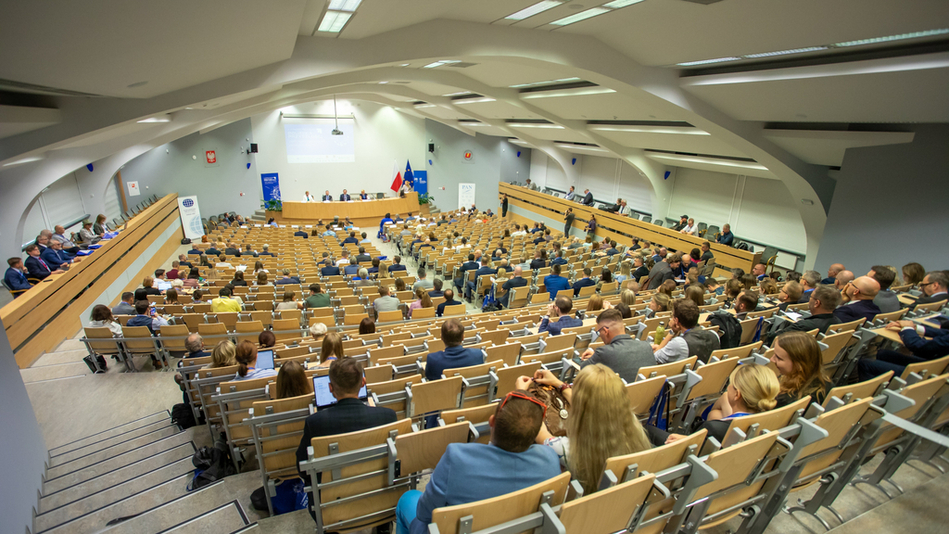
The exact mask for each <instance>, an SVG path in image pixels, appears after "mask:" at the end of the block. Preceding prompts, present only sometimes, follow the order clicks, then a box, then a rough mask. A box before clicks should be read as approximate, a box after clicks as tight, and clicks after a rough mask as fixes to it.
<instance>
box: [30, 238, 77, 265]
mask: <svg viewBox="0 0 949 534" xmlns="http://www.w3.org/2000/svg"><path fill="white" fill-rule="evenodd" d="M40 257H41V258H43V261H45V262H46V263H47V264H48V265H59V266H60V267H62V268H64V269H68V268H69V264H70V263H79V262H80V261H82V260H81V259H79V258H70V257H69V256H68V255H67V254H66V252H65V251H64V250H63V244H62V243H60V242H59V241H50V242H49V246H48V247H46V250H44V251H43V253H42V254H40Z"/></svg>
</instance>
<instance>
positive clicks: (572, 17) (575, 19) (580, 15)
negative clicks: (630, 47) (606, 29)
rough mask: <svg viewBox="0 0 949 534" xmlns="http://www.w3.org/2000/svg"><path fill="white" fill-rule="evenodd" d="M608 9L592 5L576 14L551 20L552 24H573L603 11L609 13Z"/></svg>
mask: <svg viewBox="0 0 949 534" xmlns="http://www.w3.org/2000/svg"><path fill="white" fill-rule="evenodd" d="M609 12H610V10H609V9H606V8H605V7H594V8H591V9H587V10H586V11H581V12H579V13H577V14H576V15H570V16H569V17H564V18H562V19H558V20H555V21H553V22H551V24H553V25H554V26H567V25H568V24H573V23H575V22H580V21H581V20H587V19H589V18H593V17H595V16H597V15H602V14H603V13H609Z"/></svg>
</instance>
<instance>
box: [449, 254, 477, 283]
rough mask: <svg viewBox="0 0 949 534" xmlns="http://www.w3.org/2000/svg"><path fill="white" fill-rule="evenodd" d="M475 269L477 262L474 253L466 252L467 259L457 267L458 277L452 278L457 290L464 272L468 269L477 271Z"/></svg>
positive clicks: (463, 278) (463, 277) (462, 279)
mask: <svg viewBox="0 0 949 534" xmlns="http://www.w3.org/2000/svg"><path fill="white" fill-rule="evenodd" d="M477 270H478V262H476V261H475V255H474V254H468V261H466V262H465V263H462V264H461V265H460V266H459V267H458V278H455V280H454V283H455V287H457V288H458V290H459V291H461V284H462V283H463V282H464V281H465V273H466V272H468V271H477Z"/></svg>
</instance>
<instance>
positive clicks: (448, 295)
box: [435, 289, 464, 317]
mask: <svg viewBox="0 0 949 534" xmlns="http://www.w3.org/2000/svg"><path fill="white" fill-rule="evenodd" d="M442 296H444V297H445V302H442V303H441V304H439V305H438V306H437V307H436V308H435V315H436V316H438V317H441V316H443V315H444V314H445V308H446V307H447V306H457V305H459V304H460V305H464V303H463V302H461V301H460V300H455V292H454V291H452V290H451V289H446V290H445V294H444V295H442Z"/></svg>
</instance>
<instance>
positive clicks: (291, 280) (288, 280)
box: [274, 269, 300, 286]
mask: <svg viewBox="0 0 949 534" xmlns="http://www.w3.org/2000/svg"><path fill="white" fill-rule="evenodd" d="M299 283H300V278H299V277H298V276H290V269H284V270H283V278H281V279H279V280H277V281H276V282H274V285H276V286H279V285H283V284H299Z"/></svg>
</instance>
